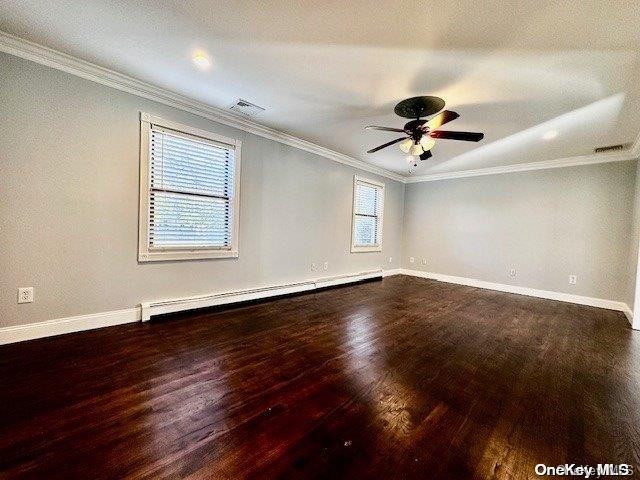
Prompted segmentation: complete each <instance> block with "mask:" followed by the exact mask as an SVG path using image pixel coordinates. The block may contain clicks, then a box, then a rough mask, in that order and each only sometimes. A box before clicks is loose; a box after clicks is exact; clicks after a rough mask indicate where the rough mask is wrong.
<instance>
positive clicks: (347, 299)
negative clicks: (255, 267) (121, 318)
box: [0, 276, 640, 479]
mask: <svg viewBox="0 0 640 480" xmlns="http://www.w3.org/2000/svg"><path fill="white" fill-rule="evenodd" d="M0 401H1V405H0V428H1V432H2V435H0V476H1V477H2V478H64V479H69V478H105V479H107V478H108V479H111V478H191V479H202V478H234V479H235V478H247V479H249V478H301V479H302V478H305V479H308V478H318V479H324V478H384V479H394V478H397V479H406V478H433V479H438V478H447V479H450V478H451V479H456V478H460V479H467V478H476V479H519V478H536V475H535V471H534V467H535V465H536V464H538V463H545V464H547V465H558V464H562V463H567V462H568V463H580V464H590V465H595V464H597V463H628V464H632V465H634V466H636V471H637V472H638V473H640V335H639V334H638V332H634V331H632V330H631V329H630V328H629V325H628V323H627V321H626V319H625V318H624V316H623V315H622V314H621V313H620V312H613V311H609V310H602V309H597V308H592V307H585V306H577V305H571V304H567V303H562V302H556V301H551V300H542V299H536V298H531V297H524V296H519V295H512V294H506V293H500V292H493V291H489V290H481V289H477V288H473V287H466V286H459V285H453V284H447V283H441V282H436V281H433V280H427V279H418V278H412V277H404V276H396V277H390V278H386V279H384V280H383V281H381V282H369V283H363V284H358V285H353V286H347V287H342V288H337V289H329V290H323V291H318V292H314V293H308V294H303V295H297V296H292V297H286V298H280V299H276V300H272V301H267V302H263V303H252V304H248V305H242V306H237V307H232V308H221V309H217V310H209V311H199V312H190V313H184V314H177V315H171V316H167V317H165V318H162V319H157V320H154V321H152V322H150V323H148V324H129V325H121V326H117V327H111V328H105V329H100V330H95V331H89V332H83V333H78V334H70V335H64V336H60V337H54V338H48V339H41V340H34V341H31V342H24V343H19V344H13V345H7V346H3V347H0Z"/></svg>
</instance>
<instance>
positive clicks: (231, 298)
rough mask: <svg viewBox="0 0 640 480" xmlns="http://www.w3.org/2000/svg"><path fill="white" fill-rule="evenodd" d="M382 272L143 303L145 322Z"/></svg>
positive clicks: (363, 277) (339, 282) (363, 278)
mask: <svg viewBox="0 0 640 480" xmlns="http://www.w3.org/2000/svg"><path fill="white" fill-rule="evenodd" d="M382 277H383V271H382V270H373V271H370V272H361V273H357V274H353V275H339V276H334V277H327V278H318V279H314V280H307V281H304V282H298V283H290V284H286V285H272V286H268V287H261V288H251V289H246V290H235V291H232V292H223V293H212V294H208V295H198V296H194V297H183V298H174V299H169V300H158V301H153V302H142V304H141V305H142V321H148V320H150V319H151V317H152V316H154V315H162V314H164V313H173V312H181V311H184V310H193V309H196V308H206V307H215V306H218V305H226V304H230V303H238V302H246V301H250V300H260V299H263V298H269V297H277V296H281V295H290V294H292V293H298V292H304V291H309V290H316V289H318V288H326V287H332V286H335V285H343V284H345V283H353V282H360V281H363V280H369V279H374V278H382Z"/></svg>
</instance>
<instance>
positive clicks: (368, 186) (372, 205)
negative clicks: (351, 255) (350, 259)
mask: <svg viewBox="0 0 640 480" xmlns="http://www.w3.org/2000/svg"><path fill="white" fill-rule="evenodd" d="M353 188H354V193H353V234H352V244H351V250H352V251H379V250H381V247H382V213H383V206H384V184H381V183H378V182H373V181H371V180H365V179H361V178H359V177H357V176H356V177H355V179H354V186H353Z"/></svg>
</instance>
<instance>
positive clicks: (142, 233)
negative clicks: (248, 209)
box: [138, 112, 242, 262]
mask: <svg viewBox="0 0 640 480" xmlns="http://www.w3.org/2000/svg"><path fill="white" fill-rule="evenodd" d="M152 125H155V126H157V127H160V128H163V129H167V130H172V131H174V132H176V133H178V134H181V135H184V136H187V137H189V136H191V137H195V139H196V140H197V139H200V140H207V141H211V142H214V143H219V144H223V145H224V146H226V147H230V148H232V149H233V150H234V166H235V169H234V174H233V175H234V192H233V197H232V198H231V203H232V210H233V225H232V227H231V245H230V246H229V247H221V248H208V247H195V248H193V247H192V248H189V247H186V248H180V247H178V248H164V249H163V248H151V247H150V245H149V200H150V191H149V189H150V185H151V179H150V177H149V176H150V170H151V169H150V162H151V154H150V150H151V127H152ZM241 150H242V142H241V141H240V140H236V139H233V138H229V137H224V136H222V135H218V134H215V133H212V132H209V131H206V130H201V129H199V128H195V127H190V126H188V125H183V124H181V123H177V122H172V121H170V120H165V119H163V118H160V117H156V116H154V115H150V114H148V113H144V112H140V182H139V183H140V201H139V208H140V211H139V217H138V261H139V262H156V261H168V260H199V259H212V258H237V257H238V256H239V252H238V244H239V233H240V180H241V177H240V172H241V163H242V161H241V157H242V155H241Z"/></svg>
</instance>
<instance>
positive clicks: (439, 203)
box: [402, 162, 636, 301]
mask: <svg viewBox="0 0 640 480" xmlns="http://www.w3.org/2000/svg"><path fill="white" fill-rule="evenodd" d="M635 176H636V162H621V163H608V164H599V165H591V166H581V167H570V168H560V169H552V170H539V171H532V172H523V173H512V174H503V175H491V176H485V177H475V178H462V179H453V180H442V181H436V182H425V183H414V184H408V185H407V188H406V191H405V220H404V244H403V245H404V246H403V261H402V263H403V268H410V269H415V270H424V271H429V272H435V273H441V274H447V275H455V276H461V277H467V278H473V279H478V280H484V281H489V282H496V283H504V284H512V285H518V286H523V287H529V288H537V289H543V290H552V291H556V292H565V293H572V294H577V295H585V296H589V297H597V298H603V299H608V300H617V301H628V300H627V298H626V292H627V278H628V266H627V265H628V259H629V255H630V254H629V247H630V240H629V239H630V234H631V223H632V221H631V219H632V211H633V199H634V190H635ZM411 256H413V257H415V263H413V264H411V263H409V257H411ZM422 258H425V259H426V261H427V264H426V266H423V265H422V262H421V260H422ZM510 268H515V269H517V276H516V277H515V278H512V277H510V276H509V269H510ZM570 274H576V275H577V276H578V282H577V285H575V286H573V285H569V283H568V276H569V275H570Z"/></svg>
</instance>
